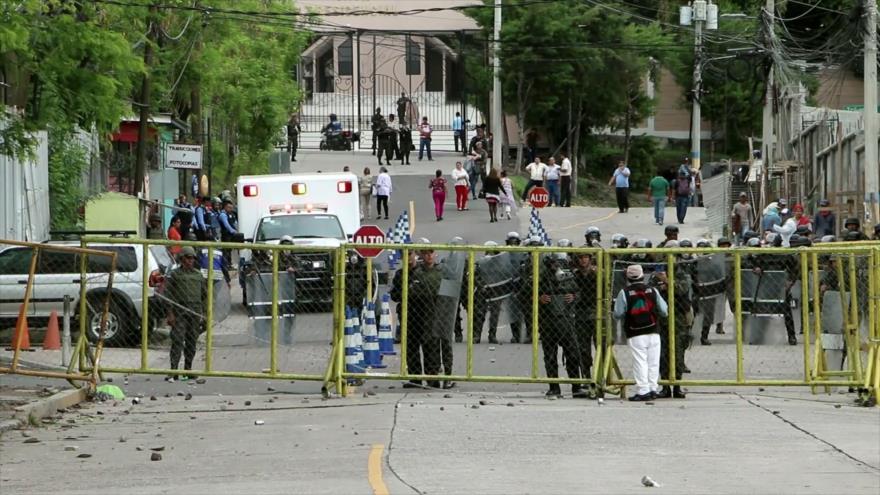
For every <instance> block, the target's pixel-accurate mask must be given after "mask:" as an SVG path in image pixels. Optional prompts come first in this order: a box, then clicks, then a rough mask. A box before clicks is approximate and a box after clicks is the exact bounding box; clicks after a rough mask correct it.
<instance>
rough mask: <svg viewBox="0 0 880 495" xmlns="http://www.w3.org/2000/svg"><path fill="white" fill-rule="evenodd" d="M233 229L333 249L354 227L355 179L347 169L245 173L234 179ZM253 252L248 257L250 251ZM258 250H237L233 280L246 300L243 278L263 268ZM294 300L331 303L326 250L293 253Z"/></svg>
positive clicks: (248, 236) (250, 237)
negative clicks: (235, 213)
mask: <svg viewBox="0 0 880 495" xmlns="http://www.w3.org/2000/svg"><path fill="white" fill-rule="evenodd" d="M236 191H237V193H238V194H237V196H238V228H239V232H241V234H242V235H243V236H244V238H245V242H249V243H255V244H278V243H280V241H281V238H282V237H283V236H285V235H289V236H290V237H292V238H293V243H294V245H297V246H314V247H316V248H322V249H323V248H336V247H339V246H340V245H341V244H342V243H344V242H346V241H347V240H349V239H351V237H352V236H353V235H354V233H355V231H357V229H358V228H359V227H360V194H359V193H358V179H357V176H356V175H354V174H352V173H339V174H277V175H251V176H242V177H239V178H238V181H237V183H236ZM254 252H257V253H259V254H258V255H257V256H253V253H254ZM264 253H265V252H264V251H259V250H256V251H248V250H243V251H242V252H241V255H240V265H241V269H240V270H239V281H240V282H241V284H242V291H243V299H244V302H245V304H247V288H246V284H245V276H246V275H247V274H248V273H252V272H254V271H258V272H264V271H266V269H267V267H266V266H265V265H266V263H265V262H266V261H267V260H268V259H271V258H269V257H265V256H264V259H260V256H261V255H262V254H264ZM297 261H298V263H299V265H298V266H297V276H296V300H297V302H298V303H303V304H305V303H326V302H331V301H332V297H333V293H332V289H333V277H332V258H331V256H330V254H329V252H328V251H327V250H317V251H316V252H314V253H309V252H303V253H301V254H298V255H297Z"/></svg>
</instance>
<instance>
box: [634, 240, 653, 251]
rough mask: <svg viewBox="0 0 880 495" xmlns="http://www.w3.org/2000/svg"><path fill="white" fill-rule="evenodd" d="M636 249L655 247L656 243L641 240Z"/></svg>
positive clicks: (636, 244)
mask: <svg viewBox="0 0 880 495" xmlns="http://www.w3.org/2000/svg"><path fill="white" fill-rule="evenodd" d="M635 247H637V248H640V249H648V248H652V247H654V243H652V242H651V240H650V239H639V240H637V241H636V243H635Z"/></svg>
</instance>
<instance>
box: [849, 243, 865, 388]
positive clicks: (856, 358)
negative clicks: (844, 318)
mask: <svg viewBox="0 0 880 495" xmlns="http://www.w3.org/2000/svg"><path fill="white" fill-rule="evenodd" d="M856 270H857V266H856V255H855V253H854V252H850V253H849V287H850V288H849V294H850V296H849V319H850V326H849V328H848V329H847V332H848V333H849V334H850V336H851V337H850V340H851V343H852V344H853V346H852V352H847V358H848V359H849V360H850V362H851V365H852V369H853V371H854V372H855V379H856V381H857V382H861V381H862V337H861V334H860V333H859V297H858V294H859V291H858V285H857V284H858V276H857V274H856Z"/></svg>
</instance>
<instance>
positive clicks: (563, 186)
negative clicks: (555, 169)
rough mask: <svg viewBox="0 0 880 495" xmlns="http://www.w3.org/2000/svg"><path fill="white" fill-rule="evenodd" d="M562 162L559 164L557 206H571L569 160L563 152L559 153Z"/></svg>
mask: <svg viewBox="0 0 880 495" xmlns="http://www.w3.org/2000/svg"><path fill="white" fill-rule="evenodd" d="M559 156H561V157H562V163H561V164H560V165H559V206H563V207H565V208H570V207H571V188H572V184H571V160H569V159H568V156H567V155H566V154H565V153H562V154H560V155H559Z"/></svg>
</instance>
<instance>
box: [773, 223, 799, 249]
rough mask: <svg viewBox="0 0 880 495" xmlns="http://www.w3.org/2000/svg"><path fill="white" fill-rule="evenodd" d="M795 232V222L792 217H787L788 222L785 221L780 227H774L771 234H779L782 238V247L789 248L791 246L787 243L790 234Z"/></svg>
mask: <svg viewBox="0 0 880 495" xmlns="http://www.w3.org/2000/svg"><path fill="white" fill-rule="evenodd" d="M796 230H797V220H796V219H795V218H794V217H789V218H788V220H786V221H785V223H783V224H782V225H774V226H773V232H776V233H777V234H779V236H780V237H782V247H790V246H791V244H790V243H789V241H790V240H791V236H792V234H794V233H795V231H796Z"/></svg>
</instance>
